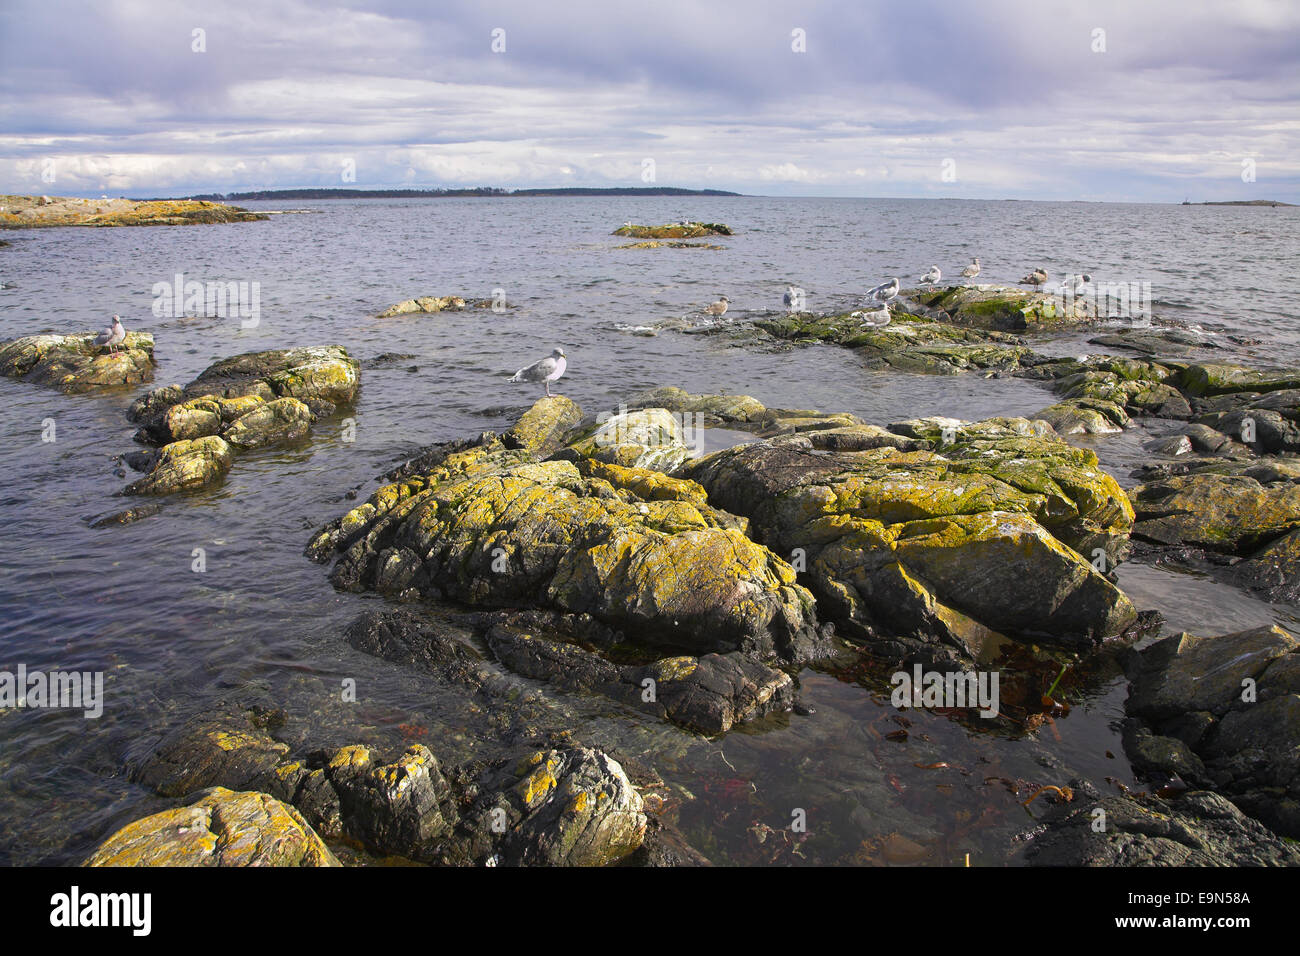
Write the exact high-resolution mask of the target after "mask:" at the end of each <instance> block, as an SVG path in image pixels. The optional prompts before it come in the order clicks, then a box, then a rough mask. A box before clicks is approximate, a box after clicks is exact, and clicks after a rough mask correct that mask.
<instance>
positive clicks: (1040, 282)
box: [510, 223, 1092, 396]
mask: <svg viewBox="0 0 1300 956" xmlns="http://www.w3.org/2000/svg"><path fill="white" fill-rule="evenodd" d="M629 224H630V223H629ZM979 274H980V260H979V257H978V256H976V257H974V258H973V259H971V261H970V265H968V266H966V267H965V268H964V269H962V270H961V272H960V273H959V275H960V277H961V278H962V279H966V280H970V279H974V278H976V277H977V276H978V275H979ZM942 278H943V271H942V270H941V269H940V268H939V267H938V266H930V268H929V270H928V271H927V272H926V273H925V275H923V276H921V278H920V279H919V280H918V281H919V282H920V283H921V284H922V285H925V286H929V287H931V288H933V287H934V286H935V285H937V284H938V283H939V280H941V279H942ZM1047 279H1048V275H1047V270H1046V269H1043V268H1041V267H1040V268H1037V269H1035V270H1034V271H1032V272H1030V273H1029V274H1028V275H1026V276H1025V277H1024V278H1023V279H1021V280H1020V285H1031V286H1033V287H1034V289H1035V290H1038V289H1041V288H1042V287H1043V286H1044V285H1045V284H1046V283H1047ZM1091 281H1092V276H1090V275H1088V274H1087V273H1083V274H1079V275H1068V276H1066V277H1065V278H1064V279H1062V280H1061V284H1060V288H1061V289H1063V290H1066V291H1068V292H1070V293H1072V294H1073V295H1081V294H1082V293H1083V292H1084V290H1085V288H1086V287H1087V285H1088V283H1090V282H1091ZM898 291H899V281H898V278H897V277H895V278H893V279H890V280H889V281H887V282H882V283H880V285H878V286H876V287H875V288H874V289H871V290H869V291H868V292H867V294H866V296H865V297H864V303H863V304H864V305H865V306H868V307H869V308H868V309H864V310H862V311H859V312H854V313H852V315H853V317H854V318H857V319H859V320H861V321H862V322H864V323H865V324H868V325H874V326H884V325H888V324H889V303H890V302H891V301H892V300H894V299H895V298H897V297H898ZM803 299H804V293H803V291H802V290H801V289H799V288H797V287H796V286H793V285H788V286H786V290H785V294H784V295H783V296H782V297H781V304H782V305H784V306H785V309H786V311H787V312H798V311H802V310H803ZM730 304H731V300H730V299H728V298H727V297H726V296H725V295H724V296H719V297H718V300H717V301H716V302H713V303H710V304H709V305H707V306H705V307H704V309H703V310H702V311H703V312H704V314H705V315H708V316H710V317H712V318H715V319H716V318H721V317H722V316H724V315H726V314H727V307H728V306H729V305H730ZM566 364H567V363H566V362H565V355H564V350H563V349H558V348H557V349H556V350H555V351H553V352H552V353H551V354H550V355H549V356H547V357H546V358H544V359H542V360H541V361H539V362H534V363H533V364H532V365H528V366H525V367H524V368H521V369H520V370H519V371H517V372H515V374H514V375H513V376H512V377H511V379H510V381H512V382H531V383H534V384H541V385H544V386H545V387H546V394H547V395H548V396H549V395H550V394H551V383H552V382H554V381H556V380H557V379H559V377H560V376H561V375H563V374H564V370H565V367H566Z"/></svg>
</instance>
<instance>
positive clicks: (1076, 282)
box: [1061, 272, 1092, 295]
mask: <svg viewBox="0 0 1300 956" xmlns="http://www.w3.org/2000/svg"><path fill="white" fill-rule="evenodd" d="M1091 281H1092V276H1090V275H1088V274H1087V273H1086V272H1085V273H1084V274H1083V275H1078V276H1066V277H1065V278H1064V279H1062V280H1061V288H1062V289H1069V290H1070V291H1071V292H1073V293H1074V294H1075V295H1080V294H1082V292H1083V289H1084V286H1086V285H1087V284H1088V283H1089V282H1091Z"/></svg>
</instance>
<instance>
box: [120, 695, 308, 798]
mask: <svg viewBox="0 0 1300 956" xmlns="http://www.w3.org/2000/svg"><path fill="white" fill-rule="evenodd" d="M288 752H289V747H288V745H287V744H284V743H281V742H279V741H277V740H275V739H273V738H272V737H271V736H270V734H269V733H267V731H266V729H265V728H264V727H261V726H258V724H257V723H256V722H255V721H254V719H253V717H252V715H251V714H247V713H233V712H223V711H219V712H216V713H213V714H202V715H197V716H195V717H192V718H190V719H189V720H188V721H186V722H185V723H184V724H182V725H181V726H180V727H178V728H176V729H175V730H173V731H172V732H170V733H169V734H167V735H166V736H165V737H164V738H163V739H162V741H161V742H160V743H159V744H158V745H157V746H156V747H155V748H154V749H153V751H152V752H150V753H149V755H148V756H147V757H145V758H144V759H143V760H142V761H141V762H139V763H138V764H136V765H135V766H134V767H133V768H132V769H131V771H130V777H131V779H132V780H133V781H135V782H136V783H138V784H140V785H142V786H145V787H148V788H149V789H151V790H154V791H156V792H157V793H160V794H162V795H163V796H165V797H179V796H184V795H185V794H187V793H193V792H194V791H196V790H203V789H205V788H207V787H228V788H230V789H232V790H245V789H259V790H263V789H265V790H268V791H269V792H271V793H276V792H277V791H279V793H278V794H277V795H281V796H282V798H286V799H287V797H288V796H289V794H285V793H284V792H283V789H282V788H280V787H277V786H276V785H275V784H274V782H273V781H274V780H275V778H276V768H278V767H279V766H280V765H281V764H282V763H284V762H285V757H286V755H287V754H288Z"/></svg>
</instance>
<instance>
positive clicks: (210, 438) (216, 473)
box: [122, 435, 231, 495]
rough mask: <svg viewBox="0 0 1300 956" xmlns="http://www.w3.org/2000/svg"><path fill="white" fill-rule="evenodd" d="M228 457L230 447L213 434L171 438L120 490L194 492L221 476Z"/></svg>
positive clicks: (148, 493) (226, 468) (135, 493)
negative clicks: (146, 470)
mask: <svg viewBox="0 0 1300 956" xmlns="http://www.w3.org/2000/svg"><path fill="white" fill-rule="evenodd" d="M230 460H231V456H230V446H229V445H227V444H226V442H225V441H224V440H223V439H222V438H220V437H218V436H216V435H207V436H205V437H203V438H193V439H185V440H182V441H175V442H172V443H171V444H169V445H165V446H163V448H162V450H161V451H160V452H159V454H158V458H157V459H156V461H155V462H154V465H153V468H152V469H151V470H150V471H149V473H148V474H147V475H145V476H144V477H143V478H140V479H139V480H137V481H133V482H132V483H131V484H129V485H127V486H126V488H124V489H123V491H122V493H123V494H126V495H169V494H173V493H174V492H178V491H197V490H198V489H200V488H205V487H207V486H208V485H211V484H213V483H214V482H217V481H219V480H220V479H222V478H224V477H225V475H226V472H228V471H229V470H230Z"/></svg>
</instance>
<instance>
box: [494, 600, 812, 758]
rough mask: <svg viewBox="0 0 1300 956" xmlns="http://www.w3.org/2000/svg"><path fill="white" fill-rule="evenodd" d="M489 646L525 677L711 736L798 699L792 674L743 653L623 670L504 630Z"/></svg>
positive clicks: (573, 650)
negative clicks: (600, 697) (607, 699)
mask: <svg viewBox="0 0 1300 956" xmlns="http://www.w3.org/2000/svg"><path fill="white" fill-rule="evenodd" d="M487 643H488V646H489V647H490V648H491V649H492V652H493V654H495V655H496V657H497V659H498V660H499V661H500V662H501V663H502V664H504V665H505V666H506V667H508V668H510V669H511V670H512V671H514V672H515V673H517V674H522V675H523V676H525V677H532V678H536V679H539V680H545V681H547V682H548V683H549V684H551V685H553V686H557V687H562V688H565V689H568V690H576V691H584V692H589V693H599V694H602V695H604V696H606V697H610V698H611V699H614V700H618V701H622V702H624V703H627V704H629V705H631V706H633V707H637V708H639V709H642V710H645V711H647V712H649V713H653V714H657V715H659V716H662V717H665V718H667V719H668V720H670V721H672V722H673V723H676V724H679V725H681V726H683V727H688V728H690V729H693V730H698V731H700V732H701V733H705V734H723V733H726V732H727V731H729V730H730V729H731V728H732V726H733V725H734V724H737V723H740V722H742V721H745V720H751V719H753V718H755V717H761V716H763V715H764V714H767V713H771V712H773V711H782V710H788V709H789V708H790V705H791V702H792V700H793V696H794V682H793V681H792V680H791V679H790V677H789V675H787V674H785V673H783V672H781V671H779V670H775V669H773V668H771V667H767V666H766V665H764V664H761V663H759V662H758V661H755V660H751V659H749V658H747V657H745V656H743V655H740V654H736V653H731V654H726V655H719V654H706V655H704V656H703V657H698V658H696V657H673V658H665V659H663V660H659V661H655V662H654V663H652V664H646V665H623V666H620V665H616V664H613V663H611V662H610V661H608V660H606V659H605V658H603V657H601V656H600V655H599V654H595V653H592V652H590V651H585V650H583V649H582V648H580V647H577V646H575V645H573V644H569V643H566V642H563V641H557V640H550V639H547V638H545V637H541V636H536V635H534V634H530V633H524V632H521V631H519V630H517V629H515V628H510V627H504V626H500V625H498V626H496V627H494V628H492V629H491V630H489V631H488V633H487Z"/></svg>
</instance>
